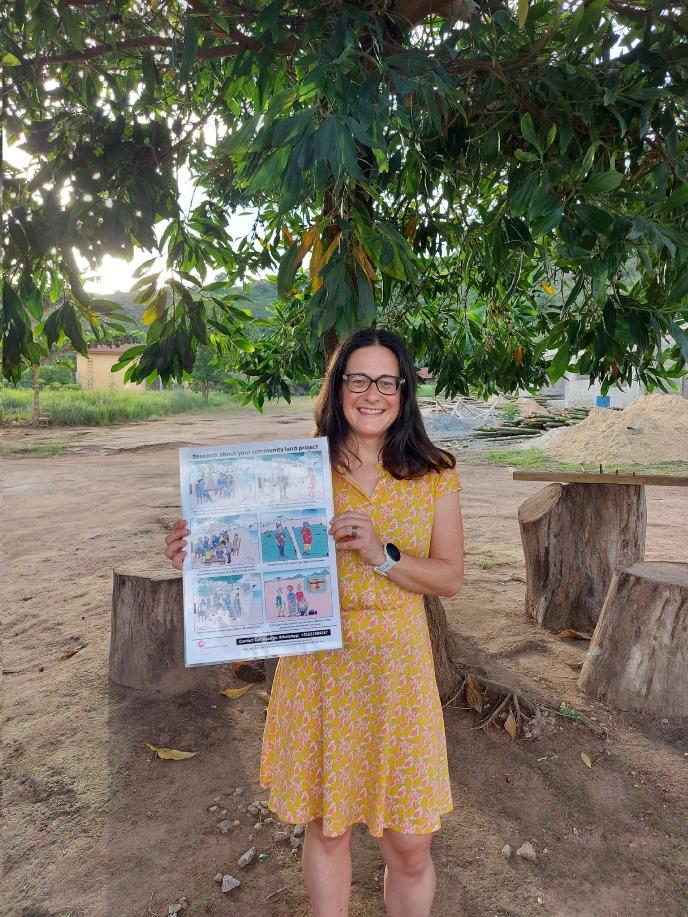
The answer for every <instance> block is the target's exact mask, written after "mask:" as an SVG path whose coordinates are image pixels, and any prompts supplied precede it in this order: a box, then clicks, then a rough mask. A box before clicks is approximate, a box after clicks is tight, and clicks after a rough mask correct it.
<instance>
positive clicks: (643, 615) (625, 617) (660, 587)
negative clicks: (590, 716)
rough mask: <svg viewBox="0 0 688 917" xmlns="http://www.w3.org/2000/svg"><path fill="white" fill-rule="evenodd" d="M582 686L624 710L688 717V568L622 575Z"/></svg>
mask: <svg viewBox="0 0 688 917" xmlns="http://www.w3.org/2000/svg"><path fill="white" fill-rule="evenodd" d="M579 684H580V687H581V689H582V690H583V691H585V693H586V694H588V695H590V696H591V697H594V698H596V699H597V700H599V701H602V702H603V703H605V704H609V705H610V706H612V707H616V708H618V709H620V710H635V711H641V712H643V713H651V714H656V715H662V716H667V717H672V716H675V717H684V716H688V564H686V563H672V562H669V561H653V562H645V563H636V564H631V565H630V566H627V567H622V568H621V569H619V570H617V572H616V573H615V574H614V577H613V578H612V582H611V585H610V587H609V592H608V594H607V598H606V601H605V603H604V608H603V609H602V614H601V615H600V619H599V621H598V622H597V627H596V628H595V633H594V635H593V639H592V642H591V644H590V649H589V651H588V654H587V657H586V660H585V662H584V664H583V669H582V671H581V676H580V681H579Z"/></svg>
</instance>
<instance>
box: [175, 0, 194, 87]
mask: <svg viewBox="0 0 688 917" xmlns="http://www.w3.org/2000/svg"><path fill="white" fill-rule="evenodd" d="M197 49H198V17H197V16H196V14H195V13H194V12H192V11H191V10H190V9H188V10H187V12H186V22H185V24H184V54H183V55H182V63H181V67H180V68H179V82H180V83H182V84H184V83H186V82H187V80H188V78H189V74H190V73H191V65H192V64H193V62H194V60H195V58H196V51H197Z"/></svg>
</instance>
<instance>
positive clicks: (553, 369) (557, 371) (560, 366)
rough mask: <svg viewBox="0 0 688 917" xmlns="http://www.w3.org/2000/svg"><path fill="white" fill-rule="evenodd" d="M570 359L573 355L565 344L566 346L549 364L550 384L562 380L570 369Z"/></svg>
mask: <svg viewBox="0 0 688 917" xmlns="http://www.w3.org/2000/svg"><path fill="white" fill-rule="evenodd" d="M570 358H571V354H570V352H569V345H568V344H564V346H563V347H561V348H560V349H559V350H558V351H557V352H556V354H555V356H554V359H553V360H552V362H551V363H550V364H549V379H550V382H556V381H557V380H558V379H561V377H562V376H563V375H564V373H565V372H566V370H567V369H568V368H569V360H570Z"/></svg>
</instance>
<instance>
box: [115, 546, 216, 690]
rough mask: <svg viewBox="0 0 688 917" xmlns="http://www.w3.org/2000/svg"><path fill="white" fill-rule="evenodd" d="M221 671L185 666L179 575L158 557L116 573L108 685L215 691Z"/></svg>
mask: <svg viewBox="0 0 688 917" xmlns="http://www.w3.org/2000/svg"><path fill="white" fill-rule="evenodd" d="M219 673H220V668H219V667H218V666H193V667H192V668H185V666H184V614H183V599H182V577H181V573H178V572H177V571H176V570H173V569H172V567H170V565H169V563H167V562H165V561H162V560H160V561H158V560H157V559H153V560H152V561H151V562H150V563H139V564H130V565H127V566H126V567H122V568H119V569H115V570H114V578H113V586H112V629H111V632H110V681H112V682H114V683H115V684H118V685H124V686H125V687H127V688H137V689H138V690H139V691H161V692H163V693H166V694H178V693H181V692H184V691H189V690H193V689H194V688H201V687H216V686H217V685H218V682H219Z"/></svg>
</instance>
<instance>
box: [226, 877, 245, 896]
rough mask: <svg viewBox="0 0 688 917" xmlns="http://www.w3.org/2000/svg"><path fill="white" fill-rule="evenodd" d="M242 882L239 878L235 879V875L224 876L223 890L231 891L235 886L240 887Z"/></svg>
mask: <svg viewBox="0 0 688 917" xmlns="http://www.w3.org/2000/svg"><path fill="white" fill-rule="evenodd" d="M240 885H241V882H240V881H239V880H238V879H235V878H234V876H223V877H222V891H223V892H225V893H226V892H231V891H232V889H233V888H239V886H240Z"/></svg>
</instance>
